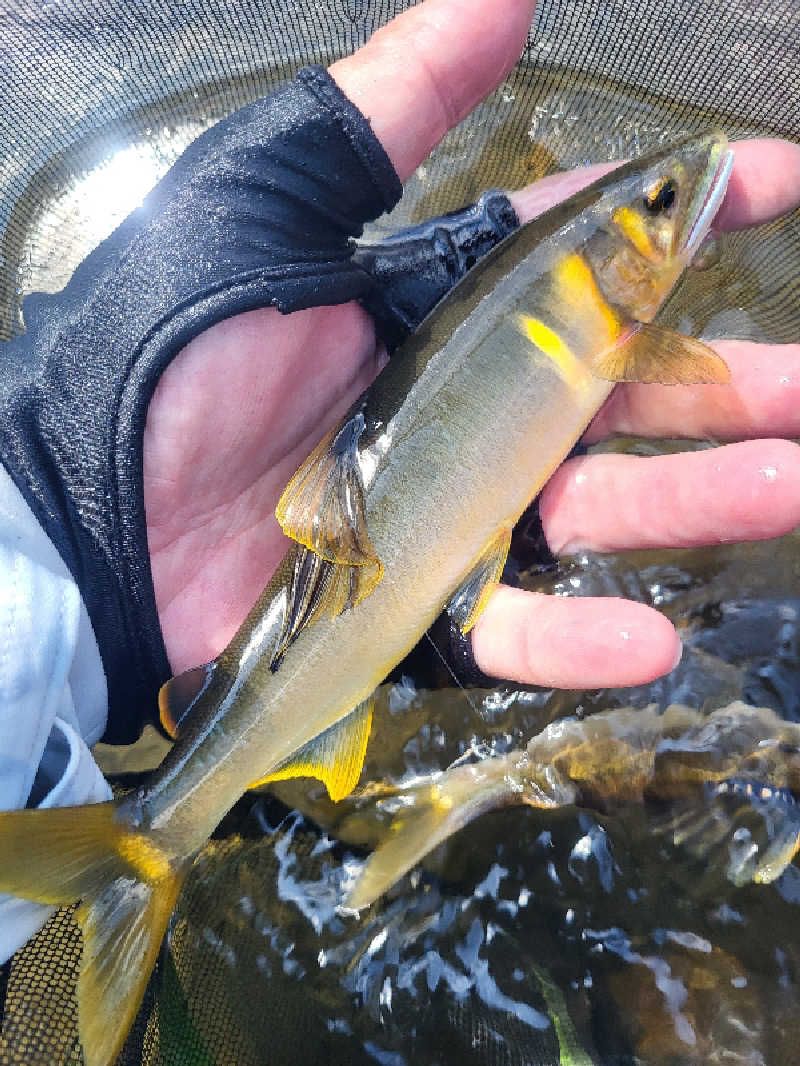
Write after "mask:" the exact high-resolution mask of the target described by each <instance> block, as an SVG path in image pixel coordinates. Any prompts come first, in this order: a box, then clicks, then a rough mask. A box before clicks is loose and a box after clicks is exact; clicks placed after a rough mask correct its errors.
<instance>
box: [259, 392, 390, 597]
mask: <svg viewBox="0 0 800 1066" xmlns="http://www.w3.org/2000/svg"><path fill="white" fill-rule="evenodd" d="M363 431H364V415H363V414H362V412H361V411H360V410H359V411H357V412H356V413H355V414H354V415H353V416H352V417H351V418H349V419H348V420H347V421H346V422H344V423H343V424H342V425H340V426H337V427H336V428H335V429H333V430H331V432H330V433H329V434H328V435H327V436H326V437H324V438H323V440H322V441H321V442H320V443H319V444H318V445H317V447H316V448H315V449H314V451H313V452H312V453H311V455H309V457H308V458H307V459H306V460H305V462H304V463H302V465H301V466H300V469H299V470H298V471H297V473H296V474H295V475H294V477H293V478H292V480H291V481H290V482H289V484H288V485H287V486H286V488H285V489H284V491H283V495H282V496H281V498H280V500H279V501H278V506H277V507H276V509H275V515H276V517H277V519H278V521H279V522H280V524H281V528H282V529H283V532H284V533H285V534H286V535H287V537H291V538H292V540H296V541H298V542H299V543H300V544H304V545H305V546H306V547H307V548H309V549H310V550H311V551H313V552H314V553H315V554H316V555H319V556H320V558H322V559H326V560H327V561H328V562H331V563H341V564H343V565H346V566H363V567H369V568H370V569H372V570H374V569H375V567H376V566H377V567H378V568H379V573H378V580H379V579H380V575H381V574H382V572H383V567H382V566H381V563H380V559H379V558H378V555H377V553H376V551H375V549H374V547H373V546H372V543H371V542H370V539H369V533H368V531H367V519H366V511H365V506H364V482H363V478H362V475H361V468H360V466H359V462H358V440H359V437H360V436H361V434H362V433H363ZM374 583H375V582H373V584H374Z"/></svg>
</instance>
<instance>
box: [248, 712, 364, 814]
mask: <svg viewBox="0 0 800 1066" xmlns="http://www.w3.org/2000/svg"><path fill="white" fill-rule="evenodd" d="M372 707H373V698H372V696H370V697H369V699H366V700H364V702H363V703H360V704H359V705H358V707H356V709H355V710H354V711H352V712H351V713H350V714H348V715H347V717H346V718H343V719H342V720H341V721H339V722H336V723H334V725H332V726H330V728H328V729H326V730H325V731H324V732H323V733H320V734H319V735H318V736H316V737H314V739H313V740H310V741H309V742H308V744H304V745H303V747H302V748H300V749H299V750H298V751H296V752H295V753H294V754H293V755H291V756H290V757H289V758H288V759H287V760H286V761H285V762H283V763H281V764H280V765H279V766H277V767H276V768H275V769H274V770H272V771H271V772H270V773H268V774H267V775H266V776H265V777H262V778H260V779H259V780H258V781H254V782H253V783H252V784H251V785H250V786H249V787H250V788H260V787H261V786H262V785H266V784H268V783H269V782H270V781H285V780H287V779H288V778H290V777H316V778H318V779H319V780H320V781H322V782H323V783H324V784H325V787H326V788H327V789H328V795H329V796H330V797H331V799H332V800H333V801H334V803H336V802H338V801H339V800H340V799H344V797H345V796H347V795H348V794H349V793H350V792H352V791H353V789H354V788H355V787H356V784H357V783H358V778H359V775H360V774H361V768H362V766H363V765H364V756H365V755H366V752H367V741H368V740H369V733H370V728H371V726H372Z"/></svg>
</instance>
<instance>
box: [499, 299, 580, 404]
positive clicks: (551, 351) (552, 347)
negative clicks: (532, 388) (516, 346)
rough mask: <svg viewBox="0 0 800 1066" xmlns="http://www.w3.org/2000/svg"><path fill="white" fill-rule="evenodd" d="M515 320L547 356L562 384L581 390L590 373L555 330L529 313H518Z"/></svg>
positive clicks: (577, 390)
mask: <svg viewBox="0 0 800 1066" xmlns="http://www.w3.org/2000/svg"><path fill="white" fill-rule="evenodd" d="M517 321H518V323H519V328H520V331H521V332H522V333H523V334H524V335H525V336H526V337H527V338H528V340H529V341H530V342H531V344H535V345H536V347H537V348H538V349H539V351H540V352H543V353H544V355H546V356H547V358H548V359H549V360H550V362H551V363H552V364H553V366H554V367H555V369H556V372H557V373H558V376H559V377H560V378H561V380H562V381H563V382H564V384H565V385H567V386H568V387H569V388H570V389H572V390H573V391H575V392H583V391H584V390H585V389H586V387H587V386H588V384H589V381H590V380H591V375H590V374H588V373H587V371H586V368H585V367H584V365H583V364H582V363H581V361H580V360H579V359H576V357H575V355H574V353H573V352H572V351H570V349H569V348H568V347H567V345H566V344H565V343H564V342H563V341H562V339H561V338H560V337H559V335H558V334H557V333H556V332H555V330H552V329H550V327H549V326H546V325H545V324H544V322H541V321H540V320H539V319H538V318H532V317H531V316H530V315H524V314H519V315H518V316H517Z"/></svg>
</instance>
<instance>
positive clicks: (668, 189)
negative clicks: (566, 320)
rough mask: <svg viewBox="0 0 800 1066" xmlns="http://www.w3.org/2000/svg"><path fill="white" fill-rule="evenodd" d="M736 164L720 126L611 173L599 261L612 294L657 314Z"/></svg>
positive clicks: (644, 318) (633, 308) (595, 259)
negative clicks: (715, 130) (717, 129)
mask: <svg viewBox="0 0 800 1066" xmlns="http://www.w3.org/2000/svg"><path fill="white" fill-rule="evenodd" d="M732 165H733V152H732V151H731V150H730V148H729V147H728V141H727V138H726V137H725V135H724V134H723V133H720V132H714V133H709V134H705V135H703V136H699V137H692V138H689V139H687V140H684V141H681V142H680V143H678V144H676V145H673V146H671V147H669V148H666V149H664V150H662V151H660V152H658V153H656V154H655V155H652V156H649V157H647V158H646V159H642V160H634V161H633V162H632V163H629V164H627V166H625V167H623V168H621V170H618V171H614V172H612V174H610V175H608V179H607V180H608V181H609V185H608V187H607V191H606V195H605V197H604V201H605V204H604V207H605V210H606V212H607V221H606V223H605V225H603V226H602V227H601V230H600V232H599V233H598V235H597V240H596V241H595V242H593V243H594V245H595V246H594V248H593V249H592V254H591V259H592V266H593V269H594V272H595V274H596V276H597V277H598V280H599V281H600V284H601V287H602V289H603V291H604V292H605V294H606V296H607V297H609V298H610V299H611V301H612V302H613V303H614V304H616V305H617V306H618V307H620V308H622V309H623V310H624V311H625V312H626V313H627V314H628V315H629V316H630V317H631V318H633V319H636V320H637V321H640V322H649V321H651V320H652V318H653V317H654V315H655V313H656V312H657V311H658V309H659V308H660V307H661V305H662V304H663V303H664V301H665V300H666V298H667V296H668V295H669V293H670V291H671V290H672V288H673V287H674V285H675V283H676V282H677V280H678V279H679V278H680V276H681V274H682V273H683V271H684V270H685V268H686V267H687V266H688V265H689V263H690V262H691V260H692V257H693V256H694V254H695V253H696V252H697V250H698V248H699V247H700V245H701V244H702V242H703V239H704V237H705V236H706V234H707V233H708V232H709V229H710V227H711V223H712V221H713V218H714V215H715V214H716V212H717V210H718V209H719V206H720V204H721V203H722V200H723V198H724V195H725V189H726V186H727V182H728V177H729V175H730V172H731V167H732ZM615 178H616V181H614V179H615Z"/></svg>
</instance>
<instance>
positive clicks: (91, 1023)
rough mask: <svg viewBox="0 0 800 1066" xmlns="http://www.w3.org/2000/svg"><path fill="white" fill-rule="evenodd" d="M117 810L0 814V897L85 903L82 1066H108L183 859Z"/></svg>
mask: <svg viewBox="0 0 800 1066" xmlns="http://www.w3.org/2000/svg"><path fill="white" fill-rule="evenodd" d="M116 811H117V804H116V803H97V804H91V805H89V806H84V807H61V808H56V809H47V810H25V811H2V812H0V891H2V892H10V893H11V894H12V895H15V896H22V897H24V898H25V899H31V900H34V901H36V902H38V903H49V904H56V905H58V906H62V905H65V904H70V903H74V902H75V901H76V900H81V905H80V907H79V908H78V910H77V912H76V917H77V919H78V923H79V924H80V927H81V931H82V933H83V957H82V959H81V970H80V976H79V978H78V989H77V996H78V1030H79V1033H80V1039H81V1043H82V1044H83V1055H84V1062H85V1064H86V1066H111V1064H112V1063H113V1062H114V1060H115V1058H116V1057H117V1054H118V1053H119V1051H120V1049H121V1047H122V1045H123V1043H124V1041H125V1037H126V1036H127V1033H128V1030H129V1029H130V1027H131V1025H132V1024H133V1020H134V1018H135V1017H136V1012H137V1011H138V1009H139V1005H140V1003H141V1001H142V996H143V995H144V990H145V987H146V985H147V981H148V978H149V976H150V972H151V971H152V969H153V966H154V965H155V961H156V956H157V954H158V950H159V947H160V945H161V941H162V939H163V937H164V933H165V931H166V928H167V922H168V920H169V916H170V914H171V913H172V909H173V907H174V905H175V901H176V899H177V896H178V892H179V890H180V886H181V883H182V881H183V878H184V876H185V873H186V869H187V862H186V861H185V860H183V861H177V860H175V859H174V857H172V856H171V855H170V854H169V853H168V852H167V851H166V850H165V849H163V848H162V847H161V846H160V844H159V841H158V838H157V836H156V834H152V833H140V832H137V831H136V830H135V829H132V828H131V827H130V826H127V825H125V824H124V822H122V821H121V820H120V821H117V820H116V818H115V813H116Z"/></svg>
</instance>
